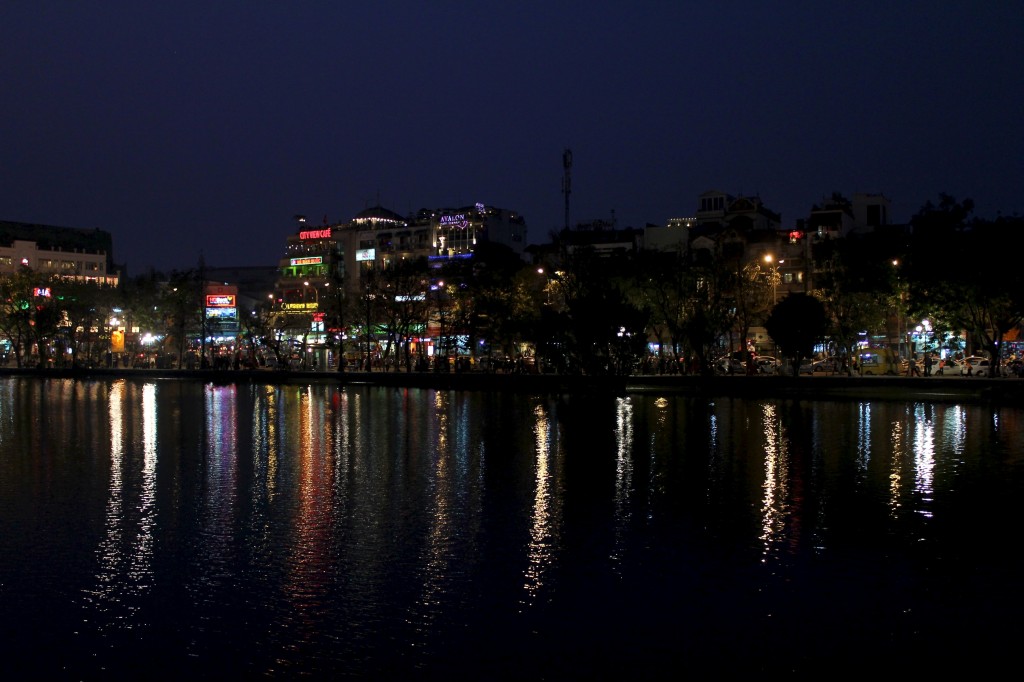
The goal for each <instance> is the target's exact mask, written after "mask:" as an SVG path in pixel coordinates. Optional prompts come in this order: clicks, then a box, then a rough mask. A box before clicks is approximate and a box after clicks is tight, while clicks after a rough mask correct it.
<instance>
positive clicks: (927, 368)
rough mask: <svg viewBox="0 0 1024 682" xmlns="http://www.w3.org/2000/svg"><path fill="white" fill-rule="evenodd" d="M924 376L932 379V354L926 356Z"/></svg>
mask: <svg viewBox="0 0 1024 682" xmlns="http://www.w3.org/2000/svg"><path fill="white" fill-rule="evenodd" d="M924 375H925V376H926V377H930V376H931V375H932V356H931V354H928V355H925V356H924Z"/></svg>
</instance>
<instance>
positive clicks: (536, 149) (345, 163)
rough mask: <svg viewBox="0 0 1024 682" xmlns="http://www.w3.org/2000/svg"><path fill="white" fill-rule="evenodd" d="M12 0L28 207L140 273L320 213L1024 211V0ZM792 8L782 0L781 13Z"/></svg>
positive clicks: (542, 235) (1, 177) (14, 127)
mask: <svg viewBox="0 0 1024 682" xmlns="http://www.w3.org/2000/svg"><path fill="white" fill-rule="evenodd" d="M162 5H163V6H162V7H159V6H156V3H147V2H142V3H140V2H120V1H109V0H108V1H104V2H47V1H45V0H44V1H36V2H21V1H15V2H5V3H3V4H2V5H0V92H2V94H3V125H2V126H0V161H2V165H0V219H2V220H18V221H26V222H36V223H45V224H52V225H61V226H68V227H87V228H91V227H99V228H102V229H105V230H108V231H110V232H111V233H113V235H114V243H115V256H116V259H117V260H118V261H119V262H122V263H124V262H126V263H127V264H128V267H129V269H130V271H131V272H134V273H138V272H140V271H142V270H144V269H146V268H148V267H149V266H154V267H157V268H164V269H169V268H174V267H178V268H187V267H192V266H194V265H195V264H196V263H197V262H198V258H199V254H200V251H201V252H202V253H203V255H204V257H205V260H206V262H207V263H208V264H211V265H264V264H265V265H271V264H275V263H276V262H277V259H278V258H279V256H280V255H281V254H282V251H283V247H284V239H285V237H286V236H287V235H288V234H289V233H291V232H292V231H293V222H292V216H293V215H294V214H297V213H302V214H305V215H307V216H309V218H310V219H311V220H312V221H314V222H320V221H321V220H322V218H323V217H324V216H325V215H326V216H327V218H328V219H329V220H330V221H332V222H333V221H338V220H347V219H349V218H350V217H352V215H354V214H355V213H357V212H358V211H360V210H362V209H363V208H365V207H367V206H370V205H373V204H376V203H377V202H378V198H379V202H380V203H381V204H383V205H384V206H386V207H388V208H391V209H393V210H395V211H398V212H399V213H406V212H409V211H414V210H416V209H419V208H421V207H441V206H459V205H466V204H470V203H474V202H478V201H479V202H484V203H486V204H490V205H495V206H499V207H503V208H508V209H512V210H517V211H519V212H521V213H522V214H523V215H524V216H525V218H526V220H527V223H528V225H529V238H530V241H531V242H543V241H547V239H548V235H549V233H550V232H551V230H552V229H557V228H559V227H561V225H562V223H563V220H564V199H563V196H562V194H561V177H562V151H563V149H565V148H566V147H569V148H571V149H572V151H573V156H574V166H573V193H572V195H571V220H572V222H576V221H581V220H591V219H595V218H603V219H608V218H610V217H611V213H612V211H613V210H614V212H615V216H616V218H617V220H618V224H619V225H620V226H622V227H626V226H635V227H642V226H643V225H644V224H645V223H648V222H651V223H663V222H664V221H666V220H667V219H668V218H670V217H676V216H686V215H692V214H693V213H694V211H695V209H696V205H697V196H698V195H699V194H700V193H701V192H703V191H705V190H708V189H720V190H723V191H726V192H730V193H732V194H757V195H759V196H760V197H761V198H762V200H763V201H764V202H765V204H766V205H767V206H768V207H769V208H771V209H773V210H775V211H777V212H779V213H781V214H782V218H783V223H784V225H787V226H788V225H792V224H794V223H795V221H796V220H797V219H798V218H802V217H805V216H806V214H807V212H808V210H809V208H810V206H811V204H813V203H815V202H817V201H819V200H820V199H821V198H822V197H824V196H827V195H829V194H831V193H832V192H833V191H839V192H841V193H843V194H846V195H847V196H852V194H853V193H855V192H882V193H883V194H885V195H886V196H888V197H889V198H890V199H891V200H892V202H893V218H894V220H896V221H905V220H907V219H909V217H910V216H911V215H912V214H913V213H914V212H915V211H917V210H918V209H919V208H920V207H921V205H922V204H923V203H924V202H925V201H927V200H929V199H931V200H935V199H937V197H938V194H939V193H940V192H947V193H950V194H952V195H954V196H955V197H957V198H958V199H962V198H964V197H970V198H973V199H974V200H975V202H976V214H978V215H981V216H983V217H995V216H996V215H997V214H998V213H1000V212H1001V213H1003V214H1007V215H1009V214H1014V213H1017V214H1021V213H1024V197H1022V194H1024V127H1022V121H1024V37H1022V36H1024V34H1022V29H1024V3H1022V2H1020V1H1019V0H1013V1H1000V0H991V1H988V2H980V3H979V2H976V0H973V1H966V2H961V1H950V2H941V3H935V2H899V1H896V2H892V1H890V2H873V1H870V2H862V3H848V2H842V3H840V2H786V3H760V2H757V3H755V2H728V1H725V2H713V3H710V2H702V3H698V2H693V3H691V2H684V1H682V0H675V1H667V0H666V1H664V2H644V1H638V2H603V1H590V2H558V1H557V0H556V1H552V0H547V1H542V2H532V1H526V2H514V3H498V2H446V1H443V0H441V1H437V2H422V1H403V2H387V1H383V2H374V3H349V2H336V3H324V2H255V1H252V2H209V1H202V2H193V1H191V0H177V1H175V2H168V3H162ZM779 6H781V7H779Z"/></svg>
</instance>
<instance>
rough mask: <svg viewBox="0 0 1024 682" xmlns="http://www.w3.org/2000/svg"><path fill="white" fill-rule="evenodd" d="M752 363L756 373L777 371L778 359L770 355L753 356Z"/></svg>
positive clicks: (775, 372) (773, 372) (774, 372)
mask: <svg viewBox="0 0 1024 682" xmlns="http://www.w3.org/2000/svg"><path fill="white" fill-rule="evenodd" d="M754 365H755V366H756V367H757V373H758V374H778V373H779V361H778V360H776V359H775V358H773V357H772V356H770V355H756V356H754Z"/></svg>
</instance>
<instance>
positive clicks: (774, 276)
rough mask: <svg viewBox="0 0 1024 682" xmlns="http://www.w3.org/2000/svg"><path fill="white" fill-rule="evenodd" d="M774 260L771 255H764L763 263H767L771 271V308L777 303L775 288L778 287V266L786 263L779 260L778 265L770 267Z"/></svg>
mask: <svg viewBox="0 0 1024 682" xmlns="http://www.w3.org/2000/svg"><path fill="white" fill-rule="evenodd" d="M774 260H775V258H774V257H773V256H772V254H770V253H766V254H765V255H764V262H765V263H767V264H768V265H769V267H771V269H772V306H774V305H775V304H776V303H777V296H776V288H777V287H778V285H779V266H780V265H782V264H783V263H785V262H786V261H785V260H783V259H781V258H780V259H779V262H778V263H776V264H775V265H772V262H773V261H774Z"/></svg>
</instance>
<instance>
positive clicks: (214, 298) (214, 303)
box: [206, 294, 235, 308]
mask: <svg viewBox="0 0 1024 682" xmlns="http://www.w3.org/2000/svg"><path fill="white" fill-rule="evenodd" d="M206 307H207V308H234V307H235V295H234V294H207V296H206Z"/></svg>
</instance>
